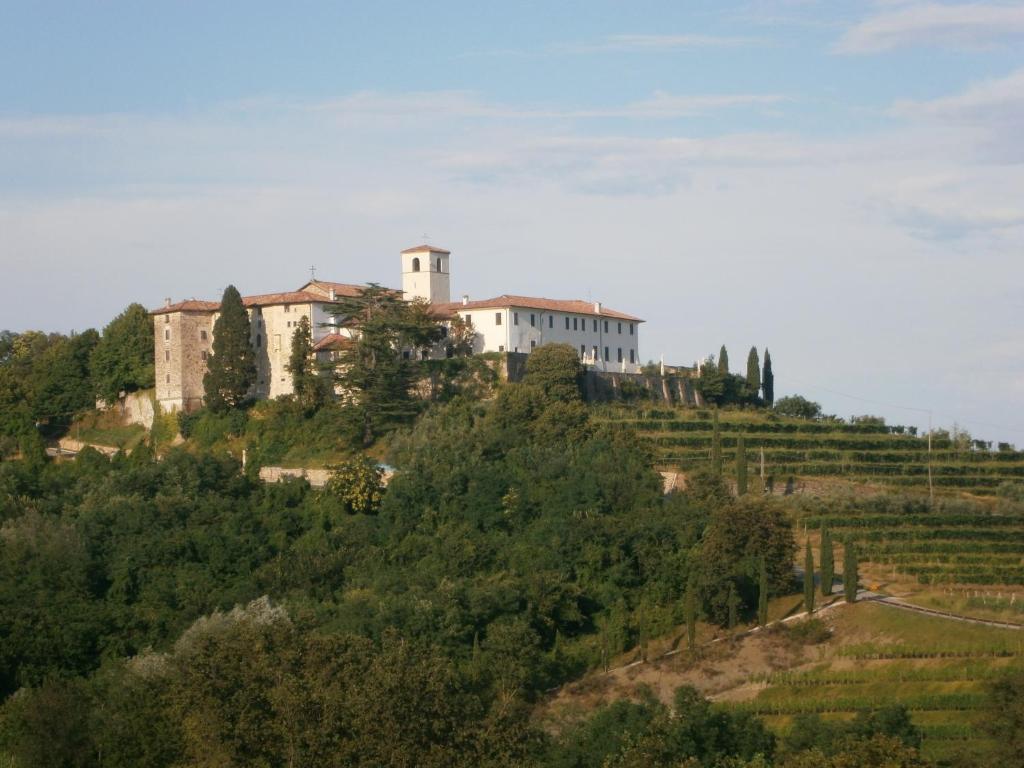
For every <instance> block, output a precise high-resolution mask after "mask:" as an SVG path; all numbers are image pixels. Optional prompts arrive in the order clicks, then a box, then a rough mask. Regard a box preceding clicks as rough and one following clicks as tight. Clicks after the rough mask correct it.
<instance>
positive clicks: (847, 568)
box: [843, 539, 857, 603]
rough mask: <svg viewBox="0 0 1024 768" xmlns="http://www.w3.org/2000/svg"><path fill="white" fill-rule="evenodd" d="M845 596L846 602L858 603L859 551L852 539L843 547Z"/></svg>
mask: <svg viewBox="0 0 1024 768" xmlns="http://www.w3.org/2000/svg"><path fill="white" fill-rule="evenodd" d="M843 594H844V595H845V596H846V602H848V603H855V602H857V550H856V549H855V548H854V545H853V541H851V540H850V539H847V540H846V542H845V544H844V545H843Z"/></svg>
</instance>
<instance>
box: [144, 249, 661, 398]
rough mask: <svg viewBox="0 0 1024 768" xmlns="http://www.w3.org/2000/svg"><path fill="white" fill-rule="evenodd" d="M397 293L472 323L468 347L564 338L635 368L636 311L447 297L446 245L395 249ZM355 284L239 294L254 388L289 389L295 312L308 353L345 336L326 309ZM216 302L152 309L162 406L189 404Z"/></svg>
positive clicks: (594, 360) (492, 348)
mask: <svg viewBox="0 0 1024 768" xmlns="http://www.w3.org/2000/svg"><path fill="white" fill-rule="evenodd" d="M401 261H402V295H403V297H404V298H405V299H406V300H408V301H411V300H413V299H416V298H420V299H425V300H426V301H428V302H430V304H431V305H432V306H433V307H434V308H435V310H436V311H437V312H438V314H439V315H440V316H442V317H449V318H453V317H455V316H456V315H458V316H460V317H461V318H462V319H463V320H465V321H466V322H467V323H468V324H470V325H471V326H472V329H473V331H474V340H473V351H474V352H475V353H481V352H520V353H529V352H532V351H533V350H534V349H536V348H537V347H540V346H543V345H544V344H554V343H564V344H569V345H571V346H572V347H573V348H574V349H576V350H578V351H579V355H580V359H581V360H582V361H583V362H584V363H585V364H586V365H588V366H591V367H593V368H595V369H597V370H601V371H625V372H636V371H638V370H639V368H640V324H641V323H642V322H643V320H641V319H640V318H638V317H634V316H633V315H627V314H625V313H623V312H617V311H615V310H612V309H608V308H606V307H603V306H602V305H601V303H600V302H589V301H580V300H555V299H542V298H531V297H528V296H508V295H502V296H498V297H496V298H493V299H486V300H483V301H470V300H469V299H468V297H463V300H462V301H461V302H454V303H453V302H452V301H451V271H450V263H451V253H450V252H449V251H446V250H444V249H443V248H436V247H434V246H430V245H420V246H416V247H415V248H408V249H406V250H404V251H402V254H401ZM359 290H360V286H357V285H351V284H347V283H332V282H327V281H324V280H312V281H310V282H308V283H306V284H305V285H303V286H302V287H300V288H299V289H298V290H296V291H288V292H284V293H272V294H262V295H259V296H246V297H244V298H243V303H244V304H245V306H246V308H247V309H248V311H249V319H250V324H251V329H252V331H251V341H252V345H253V349H254V350H255V351H256V359H257V382H256V385H255V388H254V392H253V394H254V396H255V397H257V398H258V399H267V398H274V397H278V396H280V395H287V394H291V393H292V379H291V376H290V375H289V373H288V369H287V365H288V360H289V356H290V355H291V345H292V338H293V336H294V334H295V329H296V328H297V327H298V325H299V321H300V320H301V319H302V318H303V317H306V318H308V319H309V321H310V326H311V333H312V337H313V338H312V341H313V343H314V349H315V350H316V351H317V353H318V354H321V355H325V356H326V355H329V354H330V350H332V349H337V347H338V346H339V345H341V344H344V343H345V342H346V339H347V338H348V337H349V334H350V332H349V330H348V329H346V328H344V327H343V326H342V325H341V323H339V322H338V321H339V318H336V317H334V316H332V314H331V305H332V303H333V302H334V301H335V299H337V298H338V297H340V296H354V295H356V294H357V293H358V291H359ZM219 309H220V305H219V304H218V303H217V302H212V301H199V300H196V299H189V300H187V301H182V302H178V303H177V304H172V303H171V301H170V299H168V300H167V303H166V305H165V306H163V307H161V308H159V309H156V310H153V311H152V312H151V314H152V315H153V323H154V332H155V333H154V345H155V350H154V351H155V360H156V396H157V400H158V401H159V402H160V405H161V407H162V408H163V409H164V410H166V411H174V410H193V409H195V408H198V407H199V406H200V405H201V404H202V400H203V396H204V392H203V376H204V374H205V373H206V360H207V357H208V355H209V353H210V351H211V349H212V343H213V326H214V323H215V322H216V319H217V315H218V312H219Z"/></svg>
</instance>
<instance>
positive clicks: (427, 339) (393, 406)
mask: <svg viewBox="0 0 1024 768" xmlns="http://www.w3.org/2000/svg"><path fill="white" fill-rule="evenodd" d="M329 311H330V313H331V314H333V315H335V316H337V317H342V318H345V319H344V323H345V325H346V326H347V327H349V328H351V329H352V330H353V331H354V342H353V343H352V344H350V345H346V346H345V347H344V348H343V349H342V350H341V352H340V354H339V358H338V361H337V362H338V365H337V368H336V373H335V380H336V382H337V384H338V385H339V387H340V389H341V391H342V392H344V393H345V396H346V398H348V400H349V402H350V405H351V406H352V408H353V409H354V410H355V411H356V412H357V416H358V419H359V421H360V423H361V433H362V443H363V445H366V446H369V445H370V444H372V443H373V441H374V440H375V439H376V438H377V437H379V436H380V435H381V434H383V433H384V432H385V431H387V430H389V429H393V428H394V427H396V426H398V425H400V424H402V423H405V422H408V421H409V420H411V419H412V418H413V417H414V416H415V415H416V414H417V413H418V411H419V410H420V405H419V402H418V401H417V400H415V399H414V398H413V396H412V392H411V388H412V384H413V381H414V378H415V374H416V373H417V370H418V368H417V367H418V365H419V362H418V361H419V359H420V358H421V357H425V356H426V355H427V353H428V352H429V350H430V349H431V348H432V347H433V346H434V345H435V344H436V343H438V342H439V341H440V340H441V324H440V322H439V321H438V319H437V318H436V317H435V316H433V315H432V314H431V312H430V309H429V305H427V304H426V303H425V302H422V301H412V302H407V301H404V300H403V299H402V296H401V294H398V293H395V292H394V291H392V290H390V289H387V288H382V287H381V286H379V285H375V284H373V283H371V284H370V285H368V286H367V287H365V288H363V289H361V290H360V291H359V293H358V295H356V296H352V297H343V298H341V299H339V300H338V302H337V303H336V304H334V305H332V306H331V307H330V309H329Z"/></svg>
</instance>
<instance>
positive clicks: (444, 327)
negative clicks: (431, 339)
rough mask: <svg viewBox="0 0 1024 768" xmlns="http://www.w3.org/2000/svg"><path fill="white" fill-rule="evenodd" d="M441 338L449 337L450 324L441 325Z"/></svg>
mask: <svg viewBox="0 0 1024 768" xmlns="http://www.w3.org/2000/svg"><path fill="white" fill-rule="evenodd" d="M441 338H442V339H447V338H448V326H447V325H442V326H441Z"/></svg>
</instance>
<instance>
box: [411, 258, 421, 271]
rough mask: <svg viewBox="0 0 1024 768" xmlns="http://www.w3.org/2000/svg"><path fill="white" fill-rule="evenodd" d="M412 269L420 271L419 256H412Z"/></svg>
mask: <svg viewBox="0 0 1024 768" xmlns="http://www.w3.org/2000/svg"><path fill="white" fill-rule="evenodd" d="M412 271H413V272H419V271H420V257H419V256H414V257H413V260H412Z"/></svg>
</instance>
